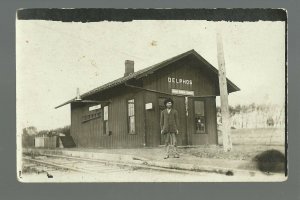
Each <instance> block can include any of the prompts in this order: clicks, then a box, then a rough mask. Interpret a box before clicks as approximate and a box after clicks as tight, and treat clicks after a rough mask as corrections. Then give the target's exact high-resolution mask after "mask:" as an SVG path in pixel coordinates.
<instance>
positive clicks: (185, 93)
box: [172, 89, 195, 96]
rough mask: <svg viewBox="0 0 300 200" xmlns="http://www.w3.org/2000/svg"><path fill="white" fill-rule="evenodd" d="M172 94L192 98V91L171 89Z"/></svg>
mask: <svg viewBox="0 0 300 200" xmlns="http://www.w3.org/2000/svg"><path fill="white" fill-rule="evenodd" d="M172 94H180V95H187V96H194V95H195V94H194V91H191V90H179V89H172Z"/></svg>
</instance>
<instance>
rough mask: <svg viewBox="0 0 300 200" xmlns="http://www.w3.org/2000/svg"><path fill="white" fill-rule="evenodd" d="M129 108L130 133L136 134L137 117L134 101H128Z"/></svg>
mask: <svg viewBox="0 0 300 200" xmlns="http://www.w3.org/2000/svg"><path fill="white" fill-rule="evenodd" d="M127 107H128V121H127V123H128V133H129V134H135V116H134V99H129V100H128V101H127Z"/></svg>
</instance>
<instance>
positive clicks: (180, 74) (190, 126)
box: [56, 50, 240, 148]
mask: <svg viewBox="0 0 300 200" xmlns="http://www.w3.org/2000/svg"><path fill="white" fill-rule="evenodd" d="M227 89H228V93H231V92H235V91H238V90H240V89H239V88H238V87H237V86H236V85H235V84H234V83H232V82H231V81H230V80H228V79H227ZM219 93H220V92H219V80H218V70H217V69H216V68H215V67H213V66H212V65H211V64H210V63H208V62H207V61H206V60H205V59H204V58H203V57H202V56H200V55H199V54H198V53H197V52H196V51H195V50H190V51H187V52H185V53H182V54H180V55H178V56H175V57H173V58H170V59H168V60H165V61H163V62H160V63H158V64H156V65H153V66H150V67H147V68H145V69H142V70H140V71H137V72H134V62H133V61H129V60H126V61H125V74H124V77H122V78H119V79H117V80H114V81H112V82H109V83H107V84H104V85H102V86H100V87H98V88H95V89H93V90H91V91H89V92H87V93H84V94H82V95H81V96H79V95H77V97H76V98H74V99H72V100H70V101H67V102H65V103H63V104H61V105H59V106H57V107H56V108H58V107H61V106H63V105H66V104H69V103H70V104H71V136H72V137H73V139H74V142H75V143H76V146H77V147H88V148H97V147H104V148H134V147H144V146H146V147H157V146H159V145H161V144H163V138H162V136H161V134H160V123H159V121H160V113H161V111H162V110H163V109H164V103H163V102H164V100H165V99H166V98H168V97H171V98H172V99H173V100H174V105H173V107H174V108H175V109H176V110H177V111H178V115H179V135H178V136H177V139H178V146H185V145H201V144H217V142H218V134H217V116H216V96H219Z"/></svg>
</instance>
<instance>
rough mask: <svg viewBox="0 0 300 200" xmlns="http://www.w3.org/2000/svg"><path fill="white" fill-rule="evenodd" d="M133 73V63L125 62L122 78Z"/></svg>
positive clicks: (131, 61)
mask: <svg viewBox="0 0 300 200" xmlns="http://www.w3.org/2000/svg"><path fill="white" fill-rule="evenodd" d="M133 72H134V61H133V60H125V73H124V77H125V76H128V75H130V74H132V73H133Z"/></svg>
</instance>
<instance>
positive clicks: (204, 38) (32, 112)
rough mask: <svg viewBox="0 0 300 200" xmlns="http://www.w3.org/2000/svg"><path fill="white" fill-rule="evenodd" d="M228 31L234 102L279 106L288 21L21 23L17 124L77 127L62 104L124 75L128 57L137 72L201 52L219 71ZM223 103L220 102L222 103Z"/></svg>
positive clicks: (228, 71)
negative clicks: (219, 41) (219, 52)
mask: <svg viewBox="0 0 300 200" xmlns="http://www.w3.org/2000/svg"><path fill="white" fill-rule="evenodd" d="M217 31H219V32H220V33H221V34H222V39H223V48H224V56H225V67H226V74H227V77H228V78H229V79H230V80H231V81H232V82H234V83H235V84H236V85H237V86H238V87H239V88H241V91H238V92H234V93H231V94H230V95H229V104H230V105H232V106H234V105H237V104H250V103H257V104H278V105H283V104H284V100H285V96H284V88H285V79H284V78H285V24H284V22H268V21H264V22H263V21H258V22H225V21H222V22H211V21H203V20H188V21H184V20H182V21H155V20H154V21H152V20H148V21H131V22H108V21H103V22H93V23H81V22H55V21H44V20H17V22H16V63H17V66H16V76H17V88H16V90H17V91H16V92H17V103H16V104H17V127H18V129H19V130H22V128H24V127H28V126H35V127H37V128H38V130H43V129H53V128H58V127H62V126H65V125H69V124H70V106H69V105H66V106H64V107H61V108H59V109H54V107H55V106H57V105H60V104H61V103H64V102H65V101H67V100H70V99H72V98H74V97H75V95H76V88H79V89H80V93H84V92H86V91H89V90H91V89H93V88H95V87H98V86H100V85H102V84H104V83H107V82H109V81H112V80H114V79H117V78H120V77H122V76H123V74H124V62H125V60H134V62H135V67H134V68H135V71H138V70H140V69H143V68H145V67H148V66H150V65H153V64H156V63H159V62H161V61H163V60H165V59H168V58H170V57H173V56H176V55H178V54H181V53H183V52H186V51H188V50H191V49H194V50H196V51H197V52H198V53H199V54H200V55H201V56H203V57H204V58H205V59H206V60H207V61H208V62H210V63H211V64H212V65H213V66H215V67H216V68H218V65H217V64H218V60H217V46H216V44H217V42H216V32H217ZM217 104H219V99H217Z"/></svg>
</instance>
